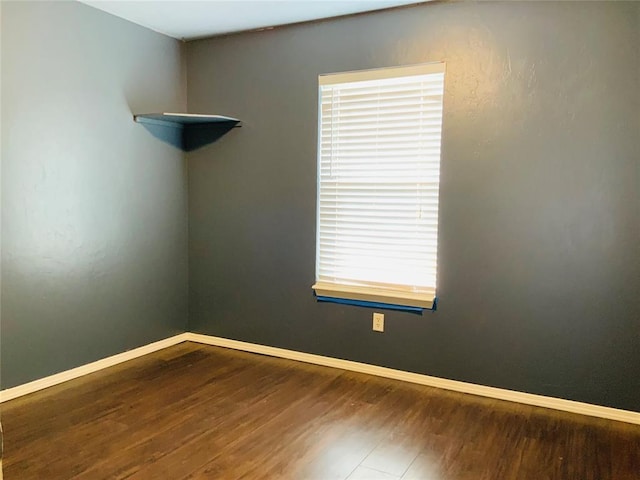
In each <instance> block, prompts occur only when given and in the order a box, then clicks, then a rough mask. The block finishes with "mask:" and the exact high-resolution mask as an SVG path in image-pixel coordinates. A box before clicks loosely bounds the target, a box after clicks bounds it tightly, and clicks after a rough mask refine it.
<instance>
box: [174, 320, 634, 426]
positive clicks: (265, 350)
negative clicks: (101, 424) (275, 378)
mask: <svg viewBox="0 0 640 480" xmlns="http://www.w3.org/2000/svg"><path fill="white" fill-rule="evenodd" d="M186 340H188V341H191V342H197V343H203V344H207V345H214V346H217V347H225V348H232V349H234V350H243V351H245V352H251V353H258V354H261V355H269V356H271V357H280V358H286V359H289V360H297V361H299V362H306V363H313V364H315V365H322V366H325V367H333V368H340V369H342V370H350V371H353V372H360V373H366V374H369V375H376V376H378V377H385V378H392V379H394V380H402V381H405V382H411V383H417V384H420V385H426V386H429V387H437V388H442V389H445V390H453V391H455V392H461V393H469V394H471V395H479V396H481V397H489V398H494V399H498V400H507V401H509V402H517V403H523V404H526V405H532V406H535V407H544V408H551V409H554V410H561V411H563V412H570V413H578V414H581V415H588V416H590V417H599V418H606V419H609V420H617V421H619V422H626V423H633V424H637V425H640V412H633V411H629V410H620V409H617V408H611V407H603V406H600V405H593V404H590V403H583V402H576V401H573V400H565V399H562V398H554V397H546V396H543V395H536V394H532V393H524V392H517V391H514V390H506V389H503V388H496V387H487V386H485V385H477V384H474V383H467V382H460V381H456V380H447V379H445V378H439V377H431V376H429V375H422V374H419V373H412V372H405V371H403V370H395V369H392V368H386V367H379V366H377V365H370V364H367V363H359V362H352V361H350V360H342V359H339V358H332V357H324V356H322V355H314V354H311V353H304V352H298V351H295V350H286V349H284V348H276V347H269V346H266V345H258V344H255V343H247V342H241V341H238V340H231V339H228V338H222V337H214V336H210V335H202V334H197V333H187V334H186Z"/></svg>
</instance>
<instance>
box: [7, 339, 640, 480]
mask: <svg viewBox="0 0 640 480" xmlns="http://www.w3.org/2000/svg"><path fill="white" fill-rule="evenodd" d="M2 421H3V423H4V425H5V448H6V450H5V454H6V455H5V460H4V467H5V480H29V479H37V480H56V479H90V480H100V479H110V480H111V479H124V478H126V479H136V480H139V479H144V480H150V479H153V480H155V479H168V480H181V479H225V480H227V479H228V480H233V479H241V478H242V479H319V480H330V479H349V480H362V479H371V480H375V479H403V480H408V479H424V480H436V479H437V480H444V479H447V480H450V479H456V480H463V479H464V480H467V479H469V480H507V479H518V480H521V479H533V480H545V479H548V480H563V479H567V480H569V479H570V480H574V479H575V480H591V479H592V480H605V479H612V480H627V479H628V480H638V479H640V426H637V425H628V424H624V423H617V422H612V421H607V420H601V419H593V418H588V417H582V416H579V415H572V414H564V413H560V412H555V411H551V410H545V409H542V408H536V407H529V406H524V405H517V404H512V403H508V402H501V401H497V400H490V399H485V398H480V397H474V396H470V395H464V394H458V393H454V392H446V391H442V390H438V389H434V388H429V387H422V386H418V385H412V384H407V383H403V382H399V381H394V380H387V379H383V378H377V377H371V376H367V375H362V374H356V373H352V372H345V371H342V370H336V369H330V368H325V367H319V366H313V365H307V364H303V363H296V362H292V361H288V360H282V359H277V358H270V357H264V356H258V355H252V354H247V353H242V352H236V351H232V350H226V349H221V348H216V347H210V346H204V345H198V344H193V343H183V344H180V345H177V346H175V347H171V348H169V349H166V350H163V351H161V352H157V353H154V354H151V355H148V356H146V357H142V358H139V359H136V360H132V361H130V362H127V363H125V364H122V365H119V366H116V367H112V368H110V369H108V370H104V371H102V372H98V373H95V374H92V375H88V376H86V377H82V378H80V379H77V380H73V381H71V382H67V383H65V384H62V385H58V386H56V387H52V388H50V389H47V390H44V391H42V392H38V393H35V394H32V395H29V396H27V397H23V398H20V399H16V400H13V401H10V402H7V403H5V404H3V405H2Z"/></svg>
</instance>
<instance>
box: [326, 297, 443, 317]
mask: <svg viewBox="0 0 640 480" xmlns="http://www.w3.org/2000/svg"><path fill="white" fill-rule="evenodd" d="M316 299H317V300H318V301H319V302H329V303H340V304H342V305H355V306H357V307H370V308H381V309H387V310H400V311H402V312H410V313H418V314H422V311H423V310H429V311H432V312H434V311H436V310H437V308H438V298H437V297H436V298H434V299H433V307H432V308H423V307H410V306H408V305H395V304H393V303H381V302H367V301H364V300H350V299H348V298H336V297H324V296H321V295H316Z"/></svg>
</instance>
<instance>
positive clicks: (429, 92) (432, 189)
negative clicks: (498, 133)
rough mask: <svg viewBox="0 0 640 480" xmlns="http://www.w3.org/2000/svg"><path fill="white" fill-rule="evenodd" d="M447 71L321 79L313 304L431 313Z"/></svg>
mask: <svg viewBox="0 0 640 480" xmlns="http://www.w3.org/2000/svg"><path fill="white" fill-rule="evenodd" d="M443 92H444V64H443V63H434V64H423V65H412V66H408V67H394V68H385V69H376V70H366V71H359V72H348V73H340V74H331V75H321V76H320V77H319V94H320V109H319V110H320V111H319V127H318V128H319V135H318V143H319V145H318V219H317V248H316V283H315V285H314V286H313V288H314V289H315V291H316V294H317V295H319V296H324V297H334V298H343V299H350V300H363V301H372V302H383V303H390V304H398V305H406V306H413V307H423V308H431V307H432V305H433V301H434V298H435V291H436V271H437V238H438V188H439V178H440V143H441V130H442V99H443Z"/></svg>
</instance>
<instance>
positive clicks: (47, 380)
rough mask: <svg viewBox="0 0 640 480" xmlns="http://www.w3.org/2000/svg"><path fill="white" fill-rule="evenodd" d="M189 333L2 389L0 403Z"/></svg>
mask: <svg viewBox="0 0 640 480" xmlns="http://www.w3.org/2000/svg"><path fill="white" fill-rule="evenodd" d="M188 335H189V334H187V333H181V334H179V335H175V336H173V337H169V338H165V339H164V340H160V341H158V342H153V343H150V344H148V345H143V346H142V347H138V348H134V349H133V350H128V351H126V352H122V353H118V354H116V355H112V356H111V357H107V358H103V359H101V360H97V361H95V362H91V363H87V364H86V365H82V366H80V367H77V368H72V369H71V370H66V371H64V372H60V373H56V374H55V375H51V376H49V377H44V378H40V379H38V380H34V381H33V382H29V383H25V384H23V385H18V386H17V387H13V388H8V389H6V390H2V391H1V392H0V403H2V402H7V401H9V400H13V399H14V398H18V397H22V396H23V395H27V394H29V393H33V392H37V391H38V390H43V389H45V388H49V387H52V386H54V385H58V384H60V383H63V382H66V381H69V380H73V379H74V378H78V377H82V376H83V375H87V374H89V373H94V372H97V371H99V370H102V369H104V368H108V367H112V366H114V365H117V364H119V363H122V362H126V361H127V360H132V359H134V358H138V357H142V356H143V355H147V354H149V353H153V352H157V351H158V350H162V349H164V348H167V347H171V346H172V345H176V344H178V343H181V342H184V341H186V340H187V336H188Z"/></svg>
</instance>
